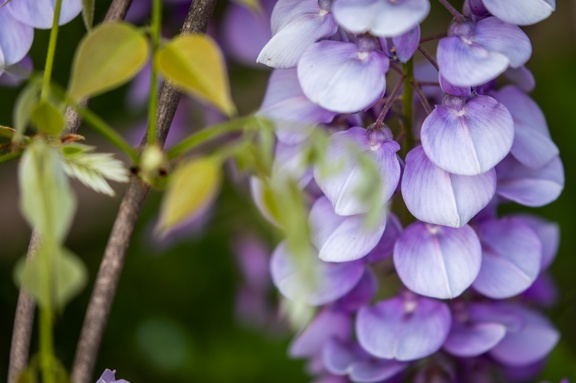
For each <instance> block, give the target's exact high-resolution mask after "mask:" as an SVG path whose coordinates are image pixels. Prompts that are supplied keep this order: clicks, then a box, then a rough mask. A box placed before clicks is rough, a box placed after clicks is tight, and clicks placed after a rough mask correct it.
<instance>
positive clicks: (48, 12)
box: [6, 0, 82, 29]
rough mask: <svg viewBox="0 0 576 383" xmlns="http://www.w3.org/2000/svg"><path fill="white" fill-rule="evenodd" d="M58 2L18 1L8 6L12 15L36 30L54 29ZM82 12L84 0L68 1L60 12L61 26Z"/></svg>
mask: <svg viewBox="0 0 576 383" xmlns="http://www.w3.org/2000/svg"><path fill="white" fill-rule="evenodd" d="M55 5H56V0H17V1H11V2H10V3H8V5H7V6H6V7H7V8H8V9H9V10H10V11H11V12H12V15H13V16H14V17H15V18H17V19H18V20H20V21H21V22H23V23H24V24H28V25H30V26H32V27H34V28H38V29H48V28H52V21H53V19H54V7H55ZM81 11H82V0H66V1H63V2H62V9H61V10H60V20H59V21H60V25H63V24H67V23H68V22H70V21H71V20H72V19H73V18H75V17H76V16H78V15H79V14H80V12H81Z"/></svg>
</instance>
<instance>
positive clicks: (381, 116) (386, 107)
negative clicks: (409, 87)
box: [374, 75, 406, 128]
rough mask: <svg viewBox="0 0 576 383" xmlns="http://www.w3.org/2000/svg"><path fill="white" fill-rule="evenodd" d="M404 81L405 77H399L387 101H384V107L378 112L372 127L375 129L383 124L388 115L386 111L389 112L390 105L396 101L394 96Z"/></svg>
mask: <svg viewBox="0 0 576 383" xmlns="http://www.w3.org/2000/svg"><path fill="white" fill-rule="evenodd" d="M405 80H406V76H404V75H402V77H400V79H399V80H398V82H397V83H396V85H395V86H394V89H392V92H390V95H389V96H388V101H386V104H384V107H383V108H382V110H381V111H380V114H379V115H378V118H377V119H376V122H375V123H374V126H375V127H376V128H380V127H381V126H382V123H383V122H384V118H385V117H386V115H387V114H388V111H389V110H390V108H392V104H394V101H395V100H396V96H397V95H398V92H399V91H400V88H402V85H403V84H404V81H405Z"/></svg>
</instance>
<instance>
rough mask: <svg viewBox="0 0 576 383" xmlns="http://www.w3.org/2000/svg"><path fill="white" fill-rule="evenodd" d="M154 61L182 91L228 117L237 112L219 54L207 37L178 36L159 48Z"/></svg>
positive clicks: (218, 50) (215, 45)
mask: <svg viewBox="0 0 576 383" xmlns="http://www.w3.org/2000/svg"><path fill="white" fill-rule="evenodd" d="M156 62H157V64H158V69H159V70H160V72H161V73H162V74H163V75H164V76H165V77H166V78H167V79H168V80H170V81H172V83H174V85H176V86H177V87H178V88H180V89H182V91H184V92H186V93H189V94H190V95H191V96H193V97H198V98H200V99H202V100H205V101H208V102H210V103H211V104H213V105H215V106H216V107H218V108H219V109H220V110H221V111H223V112H224V113H226V114H227V115H229V116H230V115H233V114H235V113H236V108H235V107H234V104H233V102H232V99H231V97H230V87H229V84H228V76H227V75H226V69H225V66H224V60H223V59H222V53H221V52H220V49H219V48H218V45H217V44H216V43H215V42H214V41H213V40H212V39H211V38H210V37H207V36H204V35H200V34H193V35H186V36H179V37H177V38H175V39H174V40H172V41H171V42H170V43H168V44H167V45H165V46H164V47H163V48H162V49H160V50H159V51H158V53H157V54H156Z"/></svg>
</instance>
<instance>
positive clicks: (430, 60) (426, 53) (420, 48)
mask: <svg viewBox="0 0 576 383" xmlns="http://www.w3.org/2000/svg"><path fill="white" fill-rule="evenodd" d="M418 51H419V52H420V53H422V56H424V57H425V58H426V60H428V61H429V62H430V64H432V66H433V67H434V68H436V70H437V71H439V70H440V67H439V66H438V63H437V62H436V60H434V57H432V55H431V54H430V53H428V51H426V49H424V48H423V47H422V45H418Z"/></svg>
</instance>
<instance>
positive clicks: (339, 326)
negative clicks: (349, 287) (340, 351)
mask: <svg viewBox="0 0 576 383" xmlns="http://www.w3.org/2000/svg"><path fill="white" fill-rule="evenodd" d="M351 334H352V320H351V318H350V316H349V315H348V314H344V313H341V312H339V311H334V310H330V309H327V310H323V311H321V312H320V313H319V314H318V315H317V316H316V318H314V319H313V320H312V322H311V323H310V324H309V325H308V326H307V327H306V328H305V329H304V330H303V331H302V332H301V333H300V334H298V335H297V336H296V338H295V339H294V340H293V341H292V344H290V350H289V353H290V355H291V356H293V357H311V356H316V355H319V354H320V353H321V352H322V349H323V348H324V346H326V344H327V343H328V341H329V340H330V339H340V340H346V339H348V338H349V337H350V335H351Z"/></svg>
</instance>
